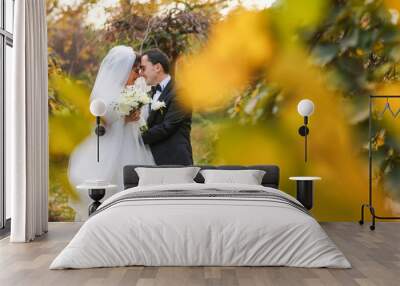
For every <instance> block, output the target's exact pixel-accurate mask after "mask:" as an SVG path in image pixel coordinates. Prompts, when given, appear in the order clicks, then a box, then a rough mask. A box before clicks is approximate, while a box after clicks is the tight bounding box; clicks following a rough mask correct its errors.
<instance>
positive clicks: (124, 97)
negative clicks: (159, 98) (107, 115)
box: [114, 78, 151, 116]
mask: <svg viewBox="0 0 400 286" xmlns="http://www.w3.org/2000/svg"><path fill="white" fill-rule="evenodd" d="M139 79H140V80H139ZM139 79H138V80H136V82H135V84H134V85H128V86H126V87H125V88H124V89H123V90H122V91H121V96H120V97H119V99H118V101H117V102H116V103H115V106H114V108H115V110H117V112H118V113H119V114H120V115H121V116H127V115H129V114H130V113H131V112H133V111H136V110H139V109H140V108H141V107H142V106H143V105H146V104H149V103H150V102H151V99H150V97H149V96H148V94H147V92H148V90H149V89H151V88H150V87H149V86H147V85H146V82H145V81H144V79H143V78H139Z"/></svg>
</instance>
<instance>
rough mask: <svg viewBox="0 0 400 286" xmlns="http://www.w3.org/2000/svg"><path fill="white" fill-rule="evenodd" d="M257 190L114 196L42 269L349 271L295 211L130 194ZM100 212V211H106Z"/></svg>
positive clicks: (252, 201) (251, 201)
mask: <svg viewBox="0 0 400 286" xmlns="http://www.w3.org/2000/svg"><path fill="white" fill-rule="evenodd" d="M205 188H206V189H207V188H214V189H217V190H222V191H223V190H227V191H232V190H235V191H238V190H243V189H251V190H263V191H268V192H273V193H274V194H277V195H282V196H284V197H286V198H290V199H291V200H292V201H295V202H297V201H296V200H295V199H294V198H292V197H291V196H289V195H287V194H285V193H283V192H281V191H279V190H277V189H272V188H267V187H262V186H250V185H237V184H236V185H232V184H180V185H164V186H147V187H135V188H131V189H128V190H125V191H123V192H120V193H117V194H115V195H114V196H112V197H110V198H109V199H107V200H106V201H105V202H104V203H103V204H102V205H101V206H100V209H101V208H104V210H103V211H100V212H99V213H97V214H95V215H94V216H92V217H91V218H89V219H88V220H87V221H86V222H85V224H83V225H82V227H81V229H80V230H79V232H78V233H77V234H76V235H75V237H74V238H73V239H72V241H71V242H70V243H69V244H68V245H67V246H66V247H65V249H64V250H63V251H62V252H61V253H60V254H59V255H58V256H57V257H56V259H55V260H54V261H53V262H52V264H51V265H50V269H63V268H91V267H113V266H127V265H145V266H194V265H198V266H200V265H204V266H206V265H214V266H241V265H243V266H244V265H247V266H294V267H332V268H350V267H351V266H350V263H349V262H348V261H347V259H346V258H345V257H344V255H343V254H342V252H341V251H340V250H339V249H338V248H337V247H336V245H335V244H334V243H333V242H332V241H331V239H330V238H329V237H328V236H327V234H326V233H325V231H324V230H323V229H322V228H321V226H320V225H319V224H318V222H317V221H316V220H315V219H314V218H313V217H311V216H310V215H308V214H306V213H304V212H302V211H301V210H299V209H297V208H295V207H293V206H291V205H288V204H282V203H278V202H274V201H266V200H263V199H257V198H248V199H246V198H240V199H238V198H230V197H227V198H204V197H203V198H197V197H193V198H190V197H189V198H188V197H186V198H182V199H180V198H154V199H143V200H133V201H122V202H119V203H115V204H112V203H113V202H115V200H117V199H118V198H121V197H122V196H126V195H129V193H131V192H145V191H157V190H159V191H165V190H192V191H193V190H199V191H201V190H204V189H205ZM107 206H108V207H107Z"/></svg>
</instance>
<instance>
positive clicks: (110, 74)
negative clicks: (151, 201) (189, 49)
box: [68, 46, 155, 220]
mask: <svg viewBox="0 0 400 286" xmlns="http://www.w3.org/2000/svg"><path fill="white" fill-rule="evenodd" d="M139 65H140V59H139V58H138V56H136V54H135V52H134V51H133V49H132V48H130V47H126V46H116V47H114V48H112V49H111V50H110V51H109V52H108V54H107V55H106V57H105V58H104V59H103V61H102V63H101V65H100V69H99V71H98V74H97V78H96V81H95V84H94V87H93V90H92V93H91V95H90V101H92V100H94V99H100V100H102V101H103V102H104V103H105V104H106V106H107V113H106V114H105V116H104V117H103V119H104V120H105V128H106V133H105V135H103V136H101V137H100V148H99V150H100V160H99V161H100V162H97V136H96V135H95V133H94V132H92V134H91V135H90V136H88V138H86V139H85V140H84V141H83V142H82V143H81V144H80V145H78V146H77V147H76V148H75V150H74V151H73V152H72V154H71V156H70V159H69V166H68V178H69V181H70V183H71V185H73V186H77V185H79V184H82V183H84V182H85V181H87V180H104V181H106V182H107V183H110V184H115V185H117V186H118V187H117V188H115V189H113V190H112V189H110V190H107V192H106V196H105V198H107V197H109V196H111V195H112V194H114V193H116V192H118V191H122V190H123V167H124V166H125V165H154V164H155V163H154V158H153V156H152V154H151V151H150V148H149V146H147V145H145V144H144V143H143V141H142V137H141V135H140V130H139V121H143V120H145V121H146V120H147V116H148V106H147V105H146V106H143V107H142V109H141V112H140V116H141V120H138V121H129V120H126V118H123V117H121V116H120V115H119V114H118V113H117V112H116V111H115V110H114V109H113V105H114V103H115V102H117V100H118V98H119V96H120V94H121V91H122V89H123V88H124V87H125V86H126V85H132V84H135V83H136V84H143V78H140V77H139ZM133 116H137V115H135V114H134V115H133ZM80 198H81V199H80V201H79V202H72V204H71V206H72V207H73V208H74V209H75V211H76V213H77V217H76V220H79V219H83V218H85V217H87V207H88V205H89V204H90V201H91V200H90V199H89V198H88V195H87V192H82V193H80Z"/></svg>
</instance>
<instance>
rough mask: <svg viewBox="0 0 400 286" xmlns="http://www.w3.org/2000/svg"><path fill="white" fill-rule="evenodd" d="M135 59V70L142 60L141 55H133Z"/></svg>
mask: <svg viewBox="0 0 400 286" xmlns="http://www.w3.org/2000/svg"><path fill="white" fill-rule="evenodd" d="M135 55H136V58H135V62H134V63H133V68H137V67H140V61H141V59H142V55H140V54H138V53H135Z"/></svg>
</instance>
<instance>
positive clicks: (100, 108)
mask: <svg viewBox="0 0 400 286" xmlns="http://www.w3.org/2000/svg"><path fill="white" fill-rule="evenodd" d="M106 111H107V106H106V104H105V103H104V102H103V101H102V100H100V99H94V100H93V101H92V102H91V103H90V113H92V114H93V115H94V116H103V115H104V114H106Z"/></svg>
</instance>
